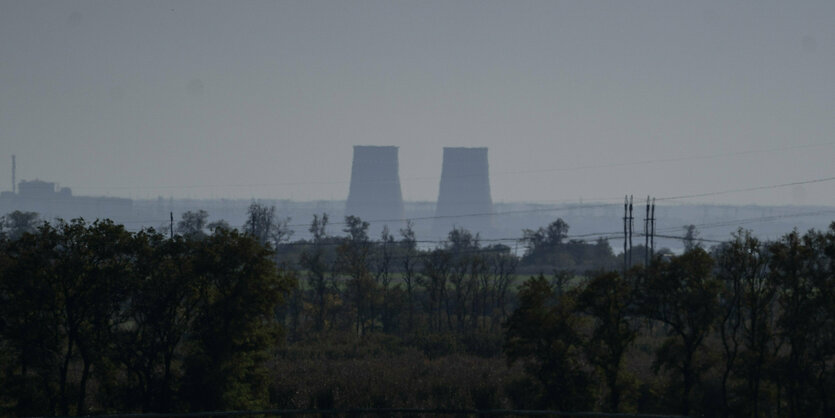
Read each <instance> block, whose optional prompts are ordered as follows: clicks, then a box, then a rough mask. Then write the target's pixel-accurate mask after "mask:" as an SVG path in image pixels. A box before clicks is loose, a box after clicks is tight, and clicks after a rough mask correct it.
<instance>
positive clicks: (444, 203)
mask: <svg viewBox="0 0 835 418" xmlns="http://www.w3.org/2000/svg"><path fill="white" fill-rule="evenodd" d="M492 212H493V199H492V197H491V196H490V169H489V165H488V162H487V148H451V147H445V148H444V161H443V167H442V169H441V184H440V188H439V191H438V204H437V206H436V208H435V216H436V219H435V227H434V228H433V229H434V231H435V233H436V234H445V233H447V232H449V231H450V230H451V229H452V228H455V227H458V228H465V229H468V230H470V231H471V232H473V233H477V232H481V233H482V234H485V233H489V232H491V231H492V229H493V216H492Z"/></svg>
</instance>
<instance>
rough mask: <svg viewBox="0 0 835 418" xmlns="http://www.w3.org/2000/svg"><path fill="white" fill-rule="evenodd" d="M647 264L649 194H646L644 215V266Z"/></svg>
mask: <svg viewBox="0 0 835 418" xmlns="http://www.w3.org/2000/svg"><path fill="white" fill-rule="evenodd" d="M647 266H649V196H647V213H646V215H644V268H646V267H647Z"/></svg>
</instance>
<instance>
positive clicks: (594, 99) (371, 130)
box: [0, 0, 835, 204]
mask: <svg viewBox="0 0 835 418" xmlns="http://www.w3.org/2000/svg"><path fill="white" fill-rule="evenodd" d="M833 22H835V1H832V0H822V1H799V2H787V1H734V2H727V1H715V2H703V1H698V2H685V1H666V0H665V1H607V2H595V1H573V2H567V1H555V0H553V1H542V2H539V1H460V0H456V1H449V0H443V1H425V0H420V1H391V0H387V1H379V2H369V1H341V0H340V1H328V2H317V1H309V0H305V1H206V0H196V1H161V2H158V1H71V0H70V1H47V2H40V1H30V0H26V1H18V0H0V150H2V155H0V189H3V190H6V189H9V188H10V187H11V154H16V155H17V161H18V170H17V175H18V179H34V178H40V179H42V180H49V181H58V182H60V183H61V185H62V186H68V187H71V188H72V189H73V192H74V194H78V195H100V194H106V195H111V196H128V197H134V198H145V197H156V196H159V195H161V196H164V197H168V196H174V197H175V198H176V197H235V198H250V197H258V198H290V199H297V200H309V199H344V198H345V197H346V196H347V194H348V179H349V177H350V169H351V152H352V145H397V146H399V147H400V176H401V180H402V188H403V194H404V197H405V198H406V199H407V200H434V199H435V198H436V197H437V193H438V181H439V178H440V171H441V157H442V148H443V147H444V146H486V147H489V158H490V170H491V176H492V193H493V198H494V200H496V201H523V200H529V201H575V202H576V201H578V200H579V199H580V198H582V199H583V200H584V201H591V200H595V199H599V198H617V197H618V196H622V195H624V194H627V193H632V194H635V195H640V196H646V195H647V194H653V195H655V196H658V197H663V196H671V195H681V194H698V193H705V192H714V191H723V190H730V189H740V188H749V187H756V186H766V185H772V184H783V183H789V182H796V181H804V180H813V179H820V178H828V177H835V164H833V163H832V162H833V161H835V25H833ZM701 157H708V158H701ZM631 163H635V164H631ZM694 201H701V202H728V203H761V204H775V203H777V204H792V203H794V204H798V203H806V204H835V181H827V182H820V183H814V184H805V185H802V186H801V185H797V186H791V187H783V188H776V189H769V190H761V191H757V192H739V193H730V194H723V195H716V196H705V197H700V198H697V199H694Z"/></svg>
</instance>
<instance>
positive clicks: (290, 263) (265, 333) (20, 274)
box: [0, 204, 835, 417]
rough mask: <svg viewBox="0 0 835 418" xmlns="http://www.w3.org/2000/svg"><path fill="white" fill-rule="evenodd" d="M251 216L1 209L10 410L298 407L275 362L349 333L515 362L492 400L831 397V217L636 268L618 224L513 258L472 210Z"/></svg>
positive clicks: (735, 403) (693, 406)
mask: <svg viewBox="0 0 835 418" xmlns="http://www.w3.org/2000/svg"><path fill="white" fill-rule="evenodd" d="M248 215H249V216H248V218H247V221H246V223H245V225H242V226H241V227H240V229H236V228H232V227H230V226H229V225H228V224H225V223H223V222H214V223H209V222H207V220H208V214H207V213H206V212H204V211H197V212H187V213H185V214H183V216H182V219H181V220H180V222H179V223H178V224H177V234H175V235H174V236H173V237H171V236H169V235H168V234H162V233H159V232H156V231H154V230H153V229H146V230H142V231H139V232H133V233H132V232H128V231H126V230H125V229H124V227H122V226H119V225H114V224H113V223H111V222H109V221H97V222H94V223H92V224H89V223H85V222H84V221H83V220H74V221H71V222H63V221H59V222H56V223H55V224H50V223H40V222H38V221H37V217H36V215H35V214H26V213H13V214H9V215H7V216H6V217H5V218H3V221H2V223H0V245H2V253H0V254H1V255H0V314H1V315H0V367H2V375H0V386H2V387H4V388H8V390H6V391H4V392H3V393H2V394H0V408H3V410H4V411H7V412H8V413H11V414H14V415H42V414H43V415H52V414H64V415H66V414H84V413H88V412H90V411H146V412H149V411H156V412H165V411H184V410H191V411H194V410H209V409H212V410H216V409H243V408H258V407H261V408H263V407H270V406H273V407H274V406H280V407H283V406H286V405H285V404H282V402H284V401H283V400H282V399H284V398H283V397H282V395H281V393H278V392H280V390H278V389H276V387H275V385H274V384H272V383H271V382H270V380H271V379H270V373H271V370H275V368H274V367H273V369H271V367H272V366H270V364H273V365H274V364H276V362H279V363H280V362H282V361H285V362H286V361H293V360H292V359H291V357H292V356H294V355H297V354H288V351H287V350H288V348H292V347H305V350H307V347H314V351H316V350H318V351H317V352H319V353H328V352H329V351H328V350H329V348H328V346H330V345H332V344H335V343H336V342H337V341H342V340H344V339H346V338H348V339H354V340H356V341H359V342H364V343H363V344H377V342H379V341H383V342H382V343H380V344H382V346H381V347H380V348H379V349H380V350H382V352H386V353H389V354H391V355H395V354H396V353H400V352H403V350H409V349H417V350H419V352H420V353H422V354H421V355H423V356H426V358H427V359H433V358H445V356H450V355H453V356H464V357H457V358H468V357H467V356H469V357H472V358H476V357H477V358H485V359H504V360H505V361H506V363H505V364H506V366H505V367H509V368H512V367H517V366H520V365H521V366H522V368H523V370H524V373H525V375H526V377H524V378H518V379H516V380H513V381H509V382H505V383H502V384H501V386H500V387H498V388H492V386H491V388H492V389H489V390H486V391H485V390H482V389H479V390H481V392H478V393H477V394H478V397H477V398H478V399H482V402H481V404H483V405H494V406H500V407H514V408H524V409H543V408H551V409H561V410H575V411H576V410H602V411H610V412H635V411H640V412H645V413H682V414H685V415H689V414H702V415H705V416H752V417H758V416H789V417H799V416H832V414H833V410H832V405H831V401H830V399H832V398H833V395H835V374H833V370H832V368H833V363H835V331H833V330H835V327H833V325H835V324H833V322H835V302H833V300H835V299H833V294H832V293H833V291H835V271H833V269H835V224H834V225H833V227H830V229H828V230H826V231H809V232H808V233H806V234H800V233H797V232H793V233H790V234H787V235H785V236H784V237H781V238H780V239H778V240H776V241H773V242H762V241H759V240H758V239H756V238H755V237H753V236H752V235H751V233H750V232H748V231H743V230H740V231H738V233H736V234H735V235H734V236H732V239H731V240H729V241H728V242H726V243H723V244H720V245H717V246H714V247H713V248H710V249H704V248H701V247H700V246H698V245H695V243H694V242H691V243H690V244H691V245H689V246H688V248H687V250H686V251H685V252H684V253H683V254H680V255H673V254H671V253H670V252H664V251H662V252H660V253H659V254H656V256H655V257H654V258H653V259H652V260H651V262H650V263H649V265H646V266H644V265H641V264H638V265H636V266H633V267H632V268H631V269H630V270H628V271H627V272H626V274H625V275H624V274H623V273H624V272H622V271H621V272H619V271H612V268H615V267H616V266H620V265H621V264H622V262H621V261H618V256H615V255H613V253H612V250H611V248H610V247H609V245H608V243H607V242H606V241H603V240H599V241H597V242H593V243H585V242H580V241H571V240H568V239H567V237H568V235H567V231H568V225H567V224H565V222H563V221H562V220H560V219H557V220H556V221H554V222H553V223H551V224H550V225H548V226H546V227H543V228H539V229H537V230H526V231H523V236H524V239H523V241H522V244H523V246H524V248H525V250H524V253H522V254H518V255H517V254H515V253H514V251H512V249H511V248H510V247H508V246H506V245H502V244H491V245H484V244H483V243H482V242H481V240H480V238H479V236H478V235H477V234H473V233H471V232H470V231H467V230H463V229H454V230H452V231H450V233H449V235H448V236H447V239H446V240H445V241H444V242H443V243H441V244H439V245H437V246H436V247H434V248H422V247H421V246H420V245H419V242H418V240H417V239H416V237H415V234H414V231H413V229H412V225H411V224H408V223H407V224H405V225H404V227H403V228H402V229H399V230H398V231H396V232H394V233H392V231H390V230H388V229H387V228H385V229H384V230H383V231H382V233H381V235H380V237H379V238H377V239H372V238H371V237H369V235H368V230H369V225H368V223H367V222H365V221H363V220H362V219H360V218H357V217H352V216H348V217H346V218H345V220H344V223H342V225H341V226H342V234H340V235H331V234H329V233H328V227H329V218H328V216H327V215H326V214H322V215H316V216H314V217H313V220H312V222H311V224H310V226H309V232H310V238H309V239H303V240H296V241H291V240H290V237H291V233H290V231H289V229H288V227H287V225H288V221H289V220H288V219H280V218H278V217H277V216H276V214H275V210H274V209H273V208H270V207H265V206H262V205H258V204H253V205H252V206H251V207H250V209H249V214H248ZM578 266H594V269H592V270H589V271H580V270H578ZM525 269H527V270H525ZM531 269H538V270H539V274H533V275H529V274H528V272H529V271H531ZM521 272H525V273H524V274H525V275H527V276H526V277H529V278H528V279H527V280H523V273H521ZM380 336H387V338H389V339H388V340H385V339H383V340H381V339H380V338H379V337H380ZM372 351H373V350H372ZM308 354H309V355H310V356H312V357H310V358H312V359H317V358H321V357H320V356H321V355H323V354H315V353H313V354H310V353H308ZM306 355H307V354H306ZM324 355H328V354H324ZM508 370H511V369H508ZM394 373H396V372H394ZM325 380H327V379H322V381H323V383H322V385H326V384H327V383H326V382H324V381H325ZM436 385H437V384H436ZM320 389H321V390H325V389H327V388H319V389H317V390H319V393H324V392H321V390H320ZM381 390H382V389H381ZM437 390H438V388H437V387H433V388H431V390H430V392H432V393H435V392H437ZM474 393H476V392H474ZM485 393H486V395H485ZM315 396H318V397H319V398H317V399H320V398H321V396H320V395H315ZM473 396H475V395H473ZM485 396H487V397H488V398H489V399H488V400H487V401H484V399H485V398H484V397H485ZM320 400H321V399H320ZM309 402H310V403H309V405H328V403H327V402H326V403H324V404H323V403H322V402H320V401H316V400H311V401H309ZM332 404H333V402H331V403H330V405H332ZM295 406H298V405H295ZM347 406H349V407H359V406H367V405H347ZM459 406H467V407H473V405H459Z"/></svg>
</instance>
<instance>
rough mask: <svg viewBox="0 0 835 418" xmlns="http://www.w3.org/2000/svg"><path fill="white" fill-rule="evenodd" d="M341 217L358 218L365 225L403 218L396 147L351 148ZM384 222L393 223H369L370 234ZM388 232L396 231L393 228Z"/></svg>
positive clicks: (358, 146) (360, 146)
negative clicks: (351, 155) (351, 159)
mask: <svg viewBox="0 0 835 418" xmlns="http://www.w3.org/2000/svg"><path fill="white" fill-rule="evenodd" d="M345 215H354V216H359V217H360V218H362V219H363V220H364V221H369V222H370V221H375V220H390V219H403V195H402V193H401V191H400V174H399V173H398V162H397V147H378V146H362V145H356V146H354V163H353V165H352V166H351V188H350V191H349V192H348V201H347V202H346V204H345ZM384 223H388V224H393V223H394V222H371V224H372V228H371V229H372V231H370V232H376V231H378V230H379V229H381V228H382V225H383V224H384ZM392 231H393V232H396V231H397V228H393V229H392ZM372 238H376V237H372Z"/></svg>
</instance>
